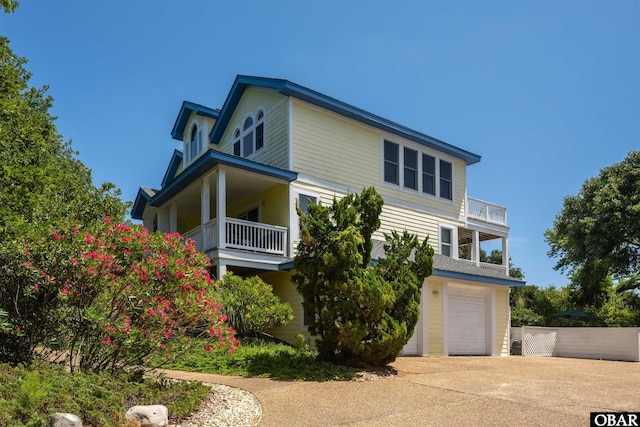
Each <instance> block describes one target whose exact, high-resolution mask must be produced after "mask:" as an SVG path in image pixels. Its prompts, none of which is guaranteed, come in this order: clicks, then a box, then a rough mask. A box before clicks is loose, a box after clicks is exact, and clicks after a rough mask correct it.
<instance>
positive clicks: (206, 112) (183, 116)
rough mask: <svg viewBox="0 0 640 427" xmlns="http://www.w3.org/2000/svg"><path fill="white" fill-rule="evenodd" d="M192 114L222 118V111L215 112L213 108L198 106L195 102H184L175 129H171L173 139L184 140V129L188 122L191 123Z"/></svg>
mask: <svg viewBox="0 0 640 427" xmlns="http://www.w3.org/2000/svg"><path fill="white" fill-rule="evenodd" d="M191 113H195V114H197V115H199V116H203V117H209V118H211V119H218V117H219V116H220V111H218V110H214V109H213V108H209V107H205V106H204V105H200V104H196V103H195V102H189V101H182V106H181V107H180V112H179V113H178V117H176V121H175V123H174V124H173V129H171V137H172V138H173V139H177V140H178V141H182V139H183V138H184V129H185V128H186V127H187V122H188V121H189V117H190V116H191Z"/></svg>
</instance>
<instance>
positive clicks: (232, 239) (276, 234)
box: [184, 218, 287, 256]
mask: <svg viewBox="0 0 640 427" xmlns="http://www.w3.org/2000/svg"><path fill="white" fill-rule="evenodd" d="M217 225H218V224H217V220H216V219H212V220H211V221H209V222H207V223H205V224H204V226H202V225H200V226H198V227H196V228H193V229H191V230H189V231H188V232H186V233H184V237H185V239H186V238H189V239H193V240H194V241H195V242H196V249H197V250H198V251H200V252H207V251H209V250H211V249H214V248H219V247H220V246H222V245H220V241H219V239H218V232H217V230H218V227H217ZM224 228H225V236H224V247H226V248H229V249H238V250H242V251H248V252H255V253H262V254H269V255H278V256H287V228H286V227H280V226H277V225H270V224H262V223H259V222H252V221H245V220H241V219H236V218H226V219H225V227H224Z"/></svg>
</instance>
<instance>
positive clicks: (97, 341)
mask: <svg viewBox="0 0 640 427" xmlns="http://www.w3.org/2000/svg"><path fill="white" fill-rule="evenodd" d="M24 257H25V259H24V262H23V264H22V265H23V268H24V269H25V271H26V274H27V275H28V276H29V278H30V281H31V282H30V283H29V285H28V286H24V289H22V290H21V292H22V295H21V297H22V298H26V299H28V300H29V301H31V304H35V307H36V308H37V309H39V310H41V312H40V316H41V317H40V321H39V322H36V323H33V322H32V323H29V322H24V329H22V330H21V331H19V332H18V331H16V333H21V334H23V335H25V337H29V336H35V337H38V338H37V339H33V338H32V339H30V343H31V348H32V349H35V346H36V345H38V346H43V347H46V348H49V349H55V350H58V351H63V352H65V354H66V355H67V356H69V358H68V360H69V362H70V367H71V369H74V368H75V367H79V368H80V369H81V370H83V371H94V372H96V371H102V370H113V369H121V368H126V367H134V366H135V367H141V366H144V365H147V364H148V363H149V362H150V361H151V360H152V359H153V358H154V357H155V358H157V356H158V354H161V355H162V356H163V358H164V359H165V360H169V359H171V357H173V356H174V355H175V351H176V345H175V344H176V342H177V341H178V340H179V338H181V337H183V336H185V335H186V334H193V333H194V332H195V331H205V333H206V335H207V336H208V338H209V339H208V340H207V344H206V346H207V349H211V348H212V347H217V348H220V347H224V348H227V349H228V351H229V352H230V353H232V352H233V351H234V349H235V348H236V346H237V345H238V344H239V342H238V341H237V340H236V339H235V337H234V331H233V329H232V328H230V327H229V326H228V324H227V322H226V315H224V314H223V313H222V311H221V305H220V304H219V303H218V302H217V301H216V300H215V298H214V294H213V290H214V283H213V281H212V279H211V277H210V276H209V272H208V267H209V266H210V261H209V259H208V258H206V257H205V256H204V255H203V254H202V253H200V252H198V251H196V249H195V246H194V242H193V241H188V242H185V241H184V239H183V237H182V236H180V235H179V234H177V233H176V234H163V233H153V234H149V233H148V232H147V230H146V229H145V228H144V227H141V226H130V225H126V224H114V223H112V222H111V220H109V219H108V218H105V219H104V222H102V223H99V224H97V225H95V226H91V227H89V228H83V227H82V226H80V225H78V224H71V225H62V226H61V227H60V228H59V229H58V230H55V231H53V232H52V233H51V239H50V241H48V242H46V243H44V242H39V243H34V244H32V245H31V246H25V248H24ZM14 323H15V322H14ZM43 327H45V328H48V330H47V331H46V332H45V333H42V328H43ZM180 349H181V350H184V346H183V344H182V345H181V347H180Z"/></svg>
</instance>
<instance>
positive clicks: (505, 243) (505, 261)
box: [502, 237, 509, 276]
mask: <svg viewBox="0 0 640 427" xmlns="http://www.w3.org/2000/svg"><path fill="white" fill-rule="evenodd" d="M502 265H503V266H504V272H505V275H507V276H508V275H509V238H508V237H503V238H502Z"/></svg>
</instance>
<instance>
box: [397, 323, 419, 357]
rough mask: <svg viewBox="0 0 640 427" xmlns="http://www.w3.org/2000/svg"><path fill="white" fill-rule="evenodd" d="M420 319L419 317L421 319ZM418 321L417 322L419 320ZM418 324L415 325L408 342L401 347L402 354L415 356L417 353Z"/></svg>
mask: <svg viewBox="0 0 640 427" xmlns="http://www.w3.org/2000/svg"><path fill="white" fill-rule="evenodd" d="M421 320H422V319H420V321H421ZM420 321H419V322H420ZM417 332H418V325H416V330H415V331H413V336H412V337H411V338H409V342H407V344H406V345H405V346H404V348H403V349H402V355H403V356H417V355H418V334H417Z"/></svg>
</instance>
